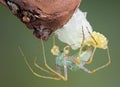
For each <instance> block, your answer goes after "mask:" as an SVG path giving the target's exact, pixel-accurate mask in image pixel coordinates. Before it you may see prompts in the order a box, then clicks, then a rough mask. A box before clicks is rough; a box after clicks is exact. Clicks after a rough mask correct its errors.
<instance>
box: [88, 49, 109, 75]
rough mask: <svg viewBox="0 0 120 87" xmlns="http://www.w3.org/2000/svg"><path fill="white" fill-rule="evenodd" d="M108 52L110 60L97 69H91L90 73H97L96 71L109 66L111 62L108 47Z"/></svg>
mask: <svg viewBox="0 0 120 87" xmlns="http://www.w3.org/2000/svg"><path fill="white" fill-rule="evenodd" d="M107 54H108V62H107V63H106V64H104V65H102V66H100V67H98V68H96V69H93V70H91V71H90V73H95V72H96V71H98V70H100V69H103V68H105V67H107V66H108V65H109V64H110V63H111V59H110V53H109V48H107Z"/></svg>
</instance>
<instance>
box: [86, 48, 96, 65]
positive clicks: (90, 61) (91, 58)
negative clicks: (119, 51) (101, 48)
mask: <svg viewBox="0 0 120 87" xmlns="http://www.w3.org/2000/svg"><path fill="white" fill-rule="evenodd" d="M95 51H96V47H95V48H94V49H93V52H92V54H91V56H90V59H89V60H88V61H87V62H86V64H90V63H92V60H93V56H94V53H95Z"/></svg>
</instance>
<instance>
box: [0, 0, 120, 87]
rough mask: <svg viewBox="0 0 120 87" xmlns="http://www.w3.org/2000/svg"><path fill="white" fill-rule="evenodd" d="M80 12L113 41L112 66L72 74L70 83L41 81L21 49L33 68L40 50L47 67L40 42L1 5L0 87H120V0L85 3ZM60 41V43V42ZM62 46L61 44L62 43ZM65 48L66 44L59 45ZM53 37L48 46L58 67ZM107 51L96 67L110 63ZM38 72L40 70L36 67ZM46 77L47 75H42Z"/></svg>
mask: <svg viewBox="0 0 120 87" xmlns="http://www.w3.org/2000/svg"><path fill="white" fill-rule="evenodd" d="M80 9H81V10H82V11H86V12H88V15H87V19H88V20H89V22H90V23H91V25H92V27H93V29H94V30H95V31H99V32H101V33H103V34H104V35H105V36H106V37H107V38H108V39H109V48H110V55H111V59H112V64H111V65H110V66H108V67H106V68H104V69H103V70H100V71H98V72H96V73H95V74H87V73H85V72H83V71H82V70H78V71H76V72H71V71H69V72H68V81H66V82H65V81H54V80H48V79H42V78H37V77H35V76H33V75H32V73H31V72H30V70H29V69H28V67H27V66H26V64H25V61H24V59H23V57H22V56H21V54H20V52H19V50H18V46H20V47H21V48H22V49H23V51H24V53H25V55H26V56H27V59H28V60H29V63H30V65H32V67H33V68H34V66H33V59H34V56H35V55H36V48H39V50H38V51H37V52H39V53H38V54H39V55H38V56H39V60H38V63H39V64H41V65H42V66H43V57H42V52H41V51H42V50H41V49H42V47H41V44H40V41H39V40H38V39H36V38H35V37H34V36H33V35H32V31H31V30H29V29H27V28H26V26H25V25H24V24H23V23H21V22H20V21H19V19H17V18H16V17H15V16H13V15H12V13H11V12H10V11H9V9H8V8H6V7H4V6H3V5H0V87H119V86H120V75H119V74H120V68H119V66H120V64H119V61H120V56H119V53H120V50H119V48H120V47H119V45H120V39H119V38H120V33H119V32H120V1H119V0H83V2H82V4H81V6H80ZM58 42H59V41H57V43H58ZM58 44H59V43H58ZM59 45H60V46H61V47H62V46H63V44H61V43H60V44H59ZM51 46H52V40H51V38H50V39H49V40H48V41H47V42H46V43H45V47H46V49H47V51H46V53H47V61H48V63H49V65H51V66H52V67H55V66H54V64H55V60H54V59H55V58H54V56H51V55H50V47H51ZM104 52H105V51H103V50H98V51H97V52H96V55H95V59H94V61H93V64H92V65H91V66H92V67H97V66H99V65H100V64H104V63H105V62H106V61H107V56H106V54H105V53H104ZM34 69H35V70H36V71H37V72H40V71H39V70H38V69H36V68H34ZM42 74H44V73H43V72H42Z"/></svg>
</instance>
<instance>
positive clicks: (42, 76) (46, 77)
mask: <svg viewBox="0 0 120 87" xmlns="http://www.w3.org/2000/svg"><path fill="white" fill-rule="evenodd" d="M18 49H19V51H20V53H21V55H22V56H23V58H24V60H25V63H26V64H27V66H28V68H29V69H30V71H31V72H32V74H33V75H35V76H37V77H40V78H45V79H53V80H60V78H56V77H49V76H44V75H40V74H38V73H36V72H35V71H34V70H33V69H32V67H31V66H30V64H29V63H28V61H27V58H26V56H25V55H24V53H23V51H22V49H21V47H18ZM41 70H42V68H41ZM43 71H44V70H43Z"/></svg>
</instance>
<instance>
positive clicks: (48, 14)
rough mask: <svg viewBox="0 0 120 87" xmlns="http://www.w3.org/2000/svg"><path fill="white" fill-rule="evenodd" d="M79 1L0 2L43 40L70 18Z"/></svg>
mask: <svg viewBox="0 0 120 87" xmlns="http://www.w3.org/2000/svg"><path fill="white" fill-rule="evenodd" d="M80 2H81V0H0V3H1V4H3V5H5V6H7V7H9V8H10V10H11V11H12V13H13V14H14V15H15V16H17V17H18V18H19V19H20V20H21V21H22V22H23V23H24V24H25V25H26V26H27V27H28V28H29V29H33V30H34V32H33V34H34V35H35V36H36V37H37V38H39V39H43V40H47V39H48V37H49V35H50V34H51V33H52V32H53V31H55V30H56V29H58V28H60V27H62V26H63V25H64V24H66V23H67V22H68V20H69V19H70V18H71V17H72V15H73V13H74V11H75V10H76V8H78V6H79V4H80Z"/></svg>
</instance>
